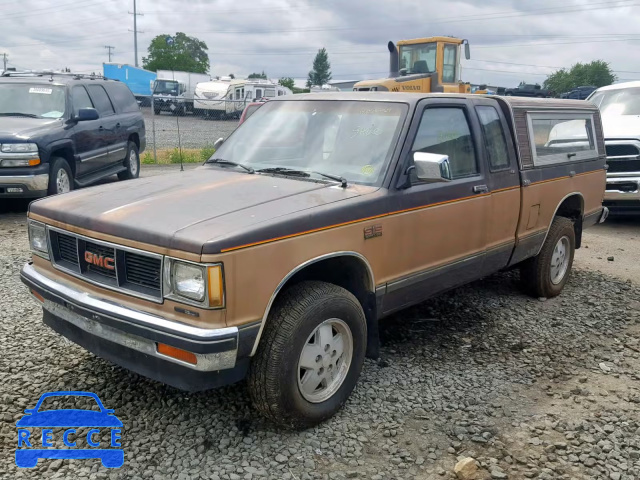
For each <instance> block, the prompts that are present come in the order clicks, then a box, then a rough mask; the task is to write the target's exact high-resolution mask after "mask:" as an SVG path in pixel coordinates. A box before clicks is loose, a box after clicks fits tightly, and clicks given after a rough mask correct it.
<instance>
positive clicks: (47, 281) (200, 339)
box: [21, 264, 238, 383]
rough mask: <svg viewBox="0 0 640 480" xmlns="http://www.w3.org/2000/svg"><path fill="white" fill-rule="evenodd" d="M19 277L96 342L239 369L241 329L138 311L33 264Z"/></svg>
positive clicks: (198, 367) (48, 307) (205, 368)
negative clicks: (165, 351) (176, 352)
mask: <svg viewBox="0 0 640 480" xmlns="http://www.w3.org/2000/svg"><path fill="white" fill-rule="evenodd" d="M21 278H22V281H23V282H24V283H25V284H26V285H27V286H28V287H29V288H30V289H31V290H33V291H35V292H36V293H38V294H39V295H40V296H42V297H43V298H44V303H43V305H42V306H43V309H44V310H45V312H48V313H49V314H51V315H53V316H54V317H55V318H56V320H57V321H60V320H62V321H63V322H67V323H68V324H71V325H73V326H75V327H76V328H77V329H80V330H82V331H83V332H85V333H86V334H89V335H91V336H93V337H96V338H97V339H102V340H104V341H107V342H110V343H112V344H117V345H120V346H121V347H125V348H126V349H129V350H135V351H137V352H140V353H142V354H144V355H146V356H151V357H155V358H157V359H160V360H162V361H165V362H170V363H175V364H179V365H180V366H182V367H185V368H187V369H190V370H195V371H200V372H212V371H218V370H225V369H231V368H233V367H235V365H236V357H237V353H238V328H237V327H225V328H217V329H205V328H198V327H194V326H191V325H187V324H183V323H178V322H175V321H172V320H167V319H165V318H163V317H160V316H156V315H152V314H149V313H146V312H142V311H139V310H134V309H131V308H129V307H125V306H122V305H118V304H116V303H114V302H113V301H111V300H108V299H104V298H99V297H96V296H94V295H91V294H89V293H87V292H84V291H81V290H79V289H77V288H75V287H74V286H72V285H70V284H66V283H63V282H61V281H59V280H56V279H53V278H50V277H49V276H46V275H44V274H43V273H41V272H39V271H38V270H37V269H36V268H35V267H34V266H33V265H32V264H26V265H25V266H24V267H23V269H22V272H21ZM36 298H37V297H36ZM71 340H72V341H73V339H71ZM158 342H161V343H165V344H167V345H171V346H174V347H176V348H180V349H183V350H187V351H189V352H192V353H194V354H195V356H196V358H197V363H196V364H195V365H193V364H191V363H187V362H183V361H181V360H178V359H175V358H172V357H168V356H165V355H162V354H161V353H158V351H157V343H158ZM116 363H120V362H117V361H116ZM132 369H133V368H132ZM133 370H135V369H133ZM167 383H170V382H167Z"/></svg>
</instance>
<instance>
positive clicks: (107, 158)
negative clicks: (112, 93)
mask: <svg viewBox="0 0 640 480" xmlns="http://www.w3.org/2000/svg"><path fill="white" fill-rule="evenodd" d="M87 90H88V91H89V96H90V97H91V100H92V101H93V104H94V105H95V106H96V110H98V113H99V114H100V126H99V127H98V135H99V137H100V139H101V142H102V143H103V145H104V148H105V150H106V152H105V153H106V154H105V155H101V156H100V157H97V158H95V159H94V165H95V168H94V171H95V170H97V169H100V168H104V167H107V166H109V165H110V164H111V163H113V157H114V154H116V153H119V152H115V151H114V150H115V146H116V145H118V144H119V141H118V130H119V128H120V124H119V117H118V116H117V115H116V111H115V108H114V107H113V104H112V103H111V100H110V99H109V96H108V95H107V92H106V91H105V89H104V87H103V86H102V85H89V86H87ZM118 148H119V147H118ZM122 158H124V153H123V155H122Z"/></svg>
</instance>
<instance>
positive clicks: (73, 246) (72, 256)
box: [58, 233, 78, 265]
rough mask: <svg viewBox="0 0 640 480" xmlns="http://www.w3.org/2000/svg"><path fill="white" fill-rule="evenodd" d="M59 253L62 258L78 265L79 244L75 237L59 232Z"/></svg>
mask: <svg viewBox="0 0 640 480" xmlns="http://www.w3.org/2000/svg"><path fill="white" fill-rule="evenodd" d="M58 255H59V257H60V259H62V260H64V261H65V262H69V263H71V264H73V265H78V244H77V242H76V239H75V238H74V237H70V236H69V235H64V234H61V233H60V234H58Z"/></svg>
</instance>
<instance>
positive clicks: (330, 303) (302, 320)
mask: <svg viewBox="0 0 640 480" xmlns="http://www.w3.org/2000/svg"><path fill="white" fill-rule="evenodd" d="M366 339H367V323H366V320H365V316H364V312H363V310H362V307H361V305H360V303H359V302H358V300H357V299H356V298H355V297H354V296H353V295H352V294H351V293H350V292H348V291H347V290H345V289H344V288H341V287H338V286H336V285H333V284H329V283H325V282H317V281H307V282H301V283H299V284H296V285H294V286H293V287H291V288H290V289H289V290H287V291H285V292H284V293H283V294H282V295H281V297H280V298H279V299H278V301H277V304H276V305H275V306H274V308H273V309H272V311H271V313H270V314H269V318H268V319H267V324H266V326H265V330H264V333H263V337H262V340H261V342H260V345H259V347H258V350H257V352H256V355H255V356H254V358H253V361H252V364H251V368H250V371H249V378H248V385H249V393H250V395H251V398H252V401H253V404H254V406H255V407H256V408H257V409H258V410H259V411H260V412H261V413H262V414H263V415H264V416H265V417H267V418H269V419H270V420H272V421H273V422H275V423H276V424H278V425H280V426H283V427H287V428H302V427H310V426H313V425H316V424H318V423H320V422H322V421H323V420H326V419H327V418H329V417H331V416H332V415H333V414H334V413H336V412H337V411H338V410H339V409H340V408H341V407H342V405H343V404H344V403H345V401H346V400H347V398H348V397H349V395H350V394H351V391H352V390H353V388H354V387H355V385H356V383H357V381H358V377H359V376H360V371H361V369H362V363H363V361H364V355H365V350H366V341H367V340H366Z"/></svg>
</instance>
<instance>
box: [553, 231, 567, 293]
mask: <svg viewBox="0 0 640 480" xmlns="http://www.w3.org/2000/svg"><path fill="white" fill-rule="evenodd" d="M569 252H570V244H569V237H567V236H566V235H565V236H564V237H562V238H560V240H558V243H556V246H555V247H554V248H553V254H552V255H551V283H553V284H554V285H557V284H559V283H560V282H561V281H562V279H563V278H564V276H565V275H566V273H567V269H568V268H569Z"/></svg>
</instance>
